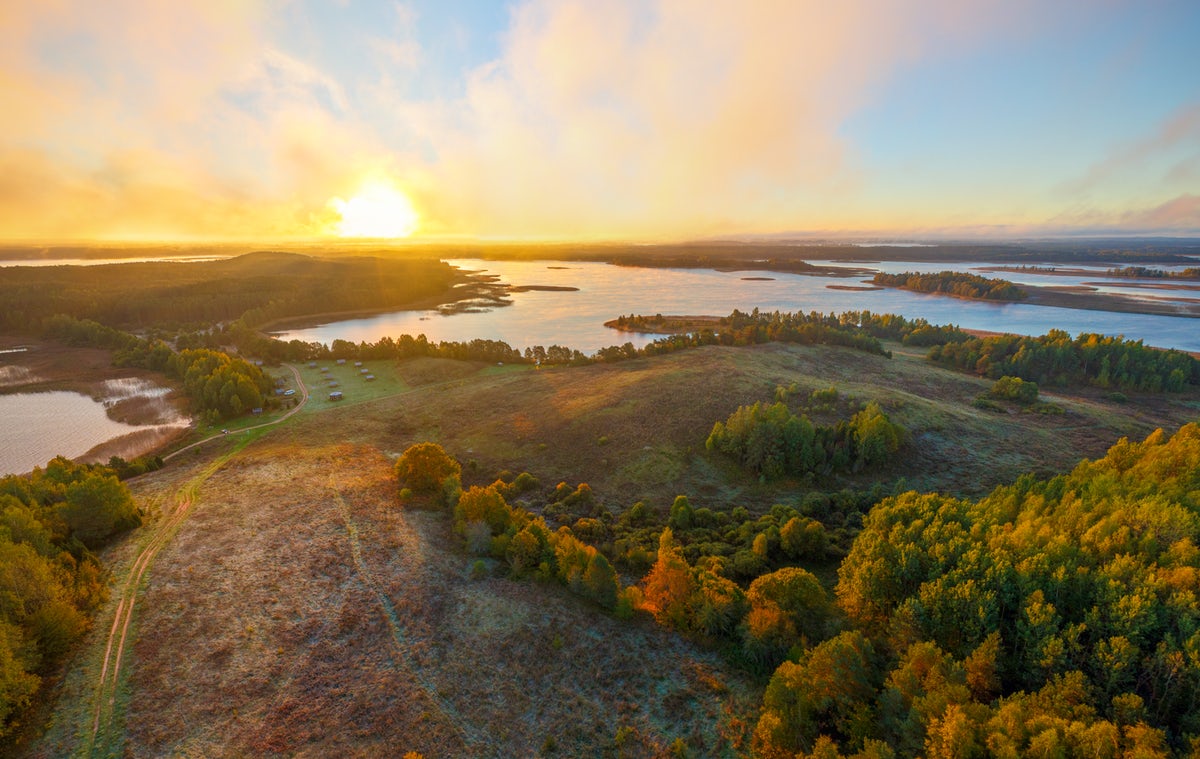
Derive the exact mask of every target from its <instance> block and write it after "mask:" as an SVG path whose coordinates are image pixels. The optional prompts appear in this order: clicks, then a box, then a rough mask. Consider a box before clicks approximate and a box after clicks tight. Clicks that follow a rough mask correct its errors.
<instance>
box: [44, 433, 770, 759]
mask: <svg viewBox="0 0 1200 759" xmlns="http://www.w3.org/2000/svg"><path fill="white" fill-rule="evenodd" d="M140 489H141V484H140V483H139V490H140ZM146 492H147V494H148V493H149V492H150V491H146ZM395 492H396V487H395V480H394V477H393V475H392V472H391V464H390V461H389V460H388V459H387V457H385V456H384V455H382V454H381V453H380V452H379V451H377V450H374V449H372V448H369V447H365V446H353V445H334V446H304V447H297V446H294V445H291V444H286V443H284V444H279V443H270V442H263V443H259V444H257V445H253V446H251V447H250V448H248V449H247V450H246V451H245V452H244V453H242V454H241V455H240V456H238V457H237V458H235V459H233V460H232V461H230V463H229V464H227V465H226V467H225V468H224V469H223V470H221V472H220V473H219V474H218V475H214V476H213V477H212V478H211V479H210V480H209V481H208V482H207V483H206V484H205V485H204V486H202V487H201V489H200V502H199V504H198V505H197V506H196V508H195V509H194V512H193V514H192V515H191V518H190V519H189V520H188V522H187V523H186V524H185V525H184V527H183V528H182V529H181V530H180V532H179V533H178V535H177V536H176V538H175V540H174V541H173V543H172V544H171V545H170V546H169V547H168V548H167V549H165V550H164V551H163V552H162V554H161V555H160V556H159V558H158V561H157V563H156V564H155V567H154V570H153V573H152V577H151V580H150V582H149V584H148V587H147V589H146V590H145V592H144V594H143V596H142V598H141V601H140V603H141V611H140V614H139V617H138V630H139V633H138V637H137V639H136V642H135V644H134V647H133V651H132V655H131V661H132V666H131V671H132V674H131V676H130V678H129V682H128V694H127V698H126V701H125V714H124V716H125V725H126V737H125V741H126V742H125V745H124V747H123V751H122V753H123V754H124V755H126V756H164V755H182V756H204V757H220V756H295V755H307V756H389V755H397V756H398V755H400V754H402V753H404V752H405V751H410V750H416V751H420V752H422V753H424V754H425V755H426V756H428V757H434V756H496V757H508V756H536V755H540V754H542V753H549V752H550V748H551V747H553V750H554V751H555V752H558V754H559V755H564V756H578V755H601V754H605V753H608V754H610V755H614V756H616V755H632V756H642V755H654V754H658V753H661V752H663V751H665V750H666V748H667V746H668V745H669V744H670V743H671V742H673V741H674V740H675V739H677V738H683V739H684V740H685V741H687V742H688V743H689V744H690V745H691V746H692V748H693V750H695V751H698V752H701V753H704V754H714V753H719V752H720V748H719V747H720V746H722V745H728V742H729V739H726V738H723V737H722V735H721V732H722V731H725V732H727V733H728V734H730V735H731V736H735V737H736V736H739V735H740V729H741V728H740V727H739V723H738V722H737V720H736V719H735V718H736V716H737V715H739V714H741V713H743V712H745V710H746V709H747V708H749V704H750V703H751V702H752V700H753V695H754V692H753V689H752V688H750V687H749V686H748V685H747V684H746V683H744V682H742V680H741V679H740V676H739V675H737V674H734V673H731V672H728V671H726V670H725V668H724V665H723V664H722V663H721V662H720V660H719V659H717V658H716V657H715V655H713V654H711V653H707V652H704V651H701V650H698V649H696V648H695V647H694V646H692V645H691V644H689V643H687V642H685V641H683V640H681V639H680V638H678V637H677V636H675V635H673V634H671V633H669V632H667V631H665V630H662V629H660V628H657V627H656V626H654V625H653V623H651V622H649V621H638V622H632V623H631V622H622V621H619V620H615V619H612V618H610V617H607V616H605V615H603V614H602V613H600V612H599V611H598V610H597V609H596V608H594V607H592V606H590V605H588V604H586V603H584V602H581V601H580V600H578V599H577V598H575V597H573V596H570V595H569V594H568V593H567V592H566V591H565V589H561V588H559V587H557V586H554V585H541V584H537V583H532V582H526V583H517V582H511V581H508V580H505V579H498V578H483V579H472V578H471V576H470V572H469V571H468V570H469V567H470V562H469V561H468V559H467V558H466V557H465V556H464V555H463V554H461V553H460V552H459V551H458V549H457V542H456V540H455V538H454V536H453V535H451V534H450V533H449V530H448V528H447V526H446V524H445V521H444V518H443V517H442V516H441V515H439V514H435V513H429V512H406V511H402V510H400V509H399V508H398V507H397V499H396V495H395ZM623 728H624V730H622V729H623ZM619 730H621V731H622V733H623V740H622V745H621V747H620V750H618V746H617V736H618V731H619ZM544 750H545V751H544ZM46 755H54V752H53V751H51V752H49V753H47V754H46Z"/></svg>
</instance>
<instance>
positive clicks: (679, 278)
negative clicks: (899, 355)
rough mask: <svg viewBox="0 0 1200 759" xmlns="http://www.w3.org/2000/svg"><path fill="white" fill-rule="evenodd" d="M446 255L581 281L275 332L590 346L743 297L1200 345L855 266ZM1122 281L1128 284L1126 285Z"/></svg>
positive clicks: (530, 280) (1155, 328)
mask: <svg viewBox="0 0 1200 759" xmlns="http://www.w3.org/2000/svg"><path fill="white" fill-rule="evenodd" d="M449 263H450V264H452V265H454V266H458V267H460V268H463V269H466V270H470V271H481V272H487V273H489V274H495V275H498V276H499V277H500V279H501V281H503V282H506V283H508V284H511V285H518V286H519V285H550V286H556V287H577V288H579V290H578V291H576V292H565V291H538V290H533V291H526V292H518V293H513V294H512V295H511V299H512V305H510V306H506V307H503V308H496V309H493V310H490V311H487V312H484V313H458V314H451V315H442V314H440V313H439V312H437V311H397V312H392V313H386V314H379V315H376V316H371V317H367V318H362V319H348V320H341V321H335V322H330V323H328V324H322V325H319V326H315V327H310V328H306V329H294V330H287V331H282V332H279V333H277V334H276V335H275V336H276V337H278V338H280V339H283V340H293V339H295V340H303V341H305V342H320V343H325V344H329V343H331V342H332V341H333V340H335V339H341V340H349V341H351V342H356V343H357V342H362V341H367V342H375V341H376V340H379V339H380V338H381V337H385V336H391V337H396V336H399V335H402V334H409V335H417V334H424V335H425V336H426V337H427V338H429V339H430V340H434V341H441V340H471V339H473V338H486V339H492V340H503V341H504V342H506V343H508V344H510V345H512V346H513V347H516V348H526V347H529V346H531V345H546V346H548V345H552V344H557V345H565V346H568V347H571V348H576V349H578V350H581V351H584V352H585V353H592V352H594V351H596V350H598V349H600V348H602V347H605V346H607V345H619V344H621V343H625V342H631V343H633V344H634V345H638V346H641V345H645V344H646V343H648V342H650V341H651V340H653V339H654V336H652V335H636V334H633V333H622V332H617V331H616V330H612V329H609V328H607V327H605V326H604V322H605V321H608V320H610V319H614V318H616V317H617V316H620V315H622V314H631V313H634V314H655V313H662V314H685V315H698V314H713V315H721V316H723V315H726V314H728V313H730V312H731V311H733V310H734V309H735V308H736V309H741V310H743V311H750V310H751V309H754V308H758V309H760V310H765V311H776V310H778V311H804V312H809V311H822V312H835V313H837V312H842V311H860V310H864V309H865V310H869V311H872V312H876V313H893V314H900V315H901V316H905V317H907V318H910V319H915V318H924V319H927V320H928V321H930V322H932V323H934V324H957V325H958V326H960V327H963V328H965V329H979V330H991V331H997V332H1015V333H1018V334H1026V335H1042V334H1045V333H1046V332H1047V331H1049V330H1051V329H1063V330H1066V331H1068V332H1070V333H1071V334H1077V333H1079V332H1100V333H1102V334H1110V335H1124V336H1125V337H1127V338H1130V339H1134V340H1142V341H1144V342H1145V343H1146V344H1147V345H1155V346H1158V347H1163V348H1179V349H1182V350H1188V351H1200V321H1198V320H1196V319H1191V318H1187V317H1176V316H1159V315H1148V314H1126V313H1116V312H1109V311H1084V310H1079V309H1069V308H1055V307H1048V306H1033V305H1029V304H1025V303H986V302H982V301H970V300H962V299H958V298H949V297H945V296H938V295H926V294H921V293H912V292H907V291H904V290H896V289H885V290H874V291H867V292H851V291H845V290H831V289H828V287H827V285H840V286H846V285H850V286H857V285H859V284H860V281H859V279H858V278H853V277H852V278H840V277H811V276H805V275H801V274H787V273H780V272H770V271H737V272H719V271H713V270H711V269H654V268H643V267H632V266H614V265H611V264H605V263H594V262H577V261H562V262H559V261H486V260H478V259H456V260H450V261H449ZM813 263H822V262H816V261H814V262H813ZM833 263H835V264H836V263H837V262H833ZM842 265H846V264H844V263H843V264H842ZM853 265H855V266H859V265H860V264H853ZM861 266H864V267H870V268H874V269H879V270H883V271H888V272H901V271H930V270H932V271H940V270H942V269H947V268H953V269H957V270H960V271H961V270H964V269H971V268H976V267H983V266H988V264H986V263H973V264H969V265H964V264H944V263H943V264H928V263H912V262H894V261H893V262H887V263H883V264H876V263H871V264H861ZM1098 270H1099V269H1098ZM988 276H993V277H1003V278H1006V279H1010V280H1012V281H1017V282H1025V283H1027V284H1053V285H1073V284H1078V283H1079V282H1081V281H1085V280H1088V278H1087V277H1070V276H1052V275H1044V274H1043V275H1038V274H1036V273H1008V272H1005V273H998V274H991V275H988ZM748 277H753V278H755V279H747V278H748ZM759 278H761V279H759ZM1035 280H1036V281H1035ZM1120 291H1121V292H1123V293H1126V294H1130V293H1129V290H1126V289H1121V290H1120ZM1156 294H1162V293H1161V292H1159V293H1156ZM1191 294H1192V295H1195V293H1191Z"/></svg>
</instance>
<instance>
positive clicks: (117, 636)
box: [82, 364, 308, 756]
mask: <svg viewBox="0 0 1200 759" xmlns="http://www.w3.org/2000/svg"><path fill="white" fill-rule="evenodd" d="M287 367H288V368H289V369H290V370H291V371H292V373H293V374H294V375H295V377H296V382H297V383H298V385H299V387H300V388H301V398H300V403H298V404H297V405H296V407H295V408H293V409H292V410H291V411H289V412H288V413H286V414H284V415H283V416H281V417H279V418H278V419H275V420H272V421H270V422H266V423H264V424H260V425H255V426H254V427H248V428H246V429H245V430H242V432H250V431H252V430H259V429H263V428H266V427H271V426H273V425H277V424H279V423H281V422H283V421H286V420H287V419H288V418H290V417H291V416H292V415H294V414H295V413H297V412H298V411H300V409H302V408H303V407H304V404H305V403H306V402H307V401H308V388H307V387H305V385H304V382H303V381H302V380H301V379H300V373H299V372H298V371H297V370H296V368H295V367H294V366H291V365H290V364H288V365H287ZM217 437H225V436H224V435H215V436H213V437H209V438H205V439H204V440H201V441H198V442H196V443H193V444H192V445H189V446H187V447H186V448H181V449H180V450H178V451H176V452H175V453H173V454H171V456H167V457H165V458H166V459H169V458H171V457H172V456H176V455H178V454H180V453H182V452H183V451H186V450H188V449H189V448H193V447H195V446H198V445H200V444H202V443H205V442H208V441H209V440H213V439H215V438H217ZM256 437H257V436H254V435H239V436H238V439H237V443H236V445H235V446H234V447H233V448H232V449H231V450H229V451H227V452H226V453H224V454H222V455H221V456H220V457H218V458H217V459H216V460H214V461H213V462H212V463H210V464H209V465H208V466H207V467H205V468H204V469H203V470H202V471H201V472H200V474H198V475H197V476H196V477H194V478H192V479H191V480H189V481H188V482H186V483H185V484H184V485H183V486H182V487H180V488H179V490H178V491H176V493H175V494H174V496H173V499H172V500H173V505H172V506H171V507H169V508H168V509H165V510H164V513H163V518H162V519H161V520H160V521H159V523H158V524H157V525H155V527H154V529H153V532H152V533H151V534H150V536H149V537H148V538H147V539H146V542H145V544H144V546H143V547H142V549H141V550H140V551H139V552H138V554H137V557H136V558H135V559H134V561H133V564H132V565H131V566H130V568H129V573H128V574H127V575H126V576H125V578H124V581H123V582H121V583H120V589H119V591H118V593H119V595H118V600H117V608H116V612H115V613H114V615H113V621H112V626H111V627H110V628H109V631H108V638H107V640H106V641H105V644H104V658H103V661H102V663H101V665H100V678H99V681H98V682H97V683H96V689H95V708H94V711H93V718H92V725H91V734H90V736H89V737H88V740H87V743H86V746H85V750H84V751H83V752H82V753H83V754H84V755H86V756H114V755H119V754H120V753H121V742H122V735H123V732H124V731H123V730H122V729H121V728H122V725H121V722H122V711H123V710H122V709H121V708H120V705H119V704H118V699H119V696H120V691H121V687H122V683H123V682H124V679H123V677H122V675H124V674H125V672H124V671H123V670H122V665H123V662H124V657H125V647H126V644H127V642H129V633H130V627H131V625H132V623H133V618H134V612H135V611H136V609H137V594H138V590H139V589H140V588H141V584H142V580H143V579H144V578H145V576H146V572H147V570H148V569H149V568H150V565H151V564H152V563H153V562H154V558H155V557H156V556H157V555H158V554H159V552H160V551H161V550H162V549H163V547H165V546H166V545H167V544H168V543H170V541H171V539H172V538H173V537H174V536H175V533H176V532H178V531H179V527H180V525H182V524H183V522H184V520H185V519H187V516H188V512H190V511H191V509H192V506H193V505H194V504H195V502H196V500H197V493H198V491H199V489H200V486H201V485H202V484H203V483H204V482H205V481H206V480H208V478H210V477H211V476H212V475H213V474H215V473H216V472H217V470H219V469H220V468H221V467H222V466H224V465H225V464H226V463H227V462H228V461H229V460H230V459H232V458H233V457H234V456H236V455H237V454H238V453H240V452H241V451H242V449H243V448H245V447H246V445H248V444H249V443H250V441H251V440H253V439H255V438H256ZM164 460H165V459H164Z"/></svg>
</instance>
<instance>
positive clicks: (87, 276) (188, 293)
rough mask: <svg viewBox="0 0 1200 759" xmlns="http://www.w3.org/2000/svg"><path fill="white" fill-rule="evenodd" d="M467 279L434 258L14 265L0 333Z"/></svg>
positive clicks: (323, 309) (440, 290) (275, 309)
mask: <svg viewBox="0 0 1200 759" xmlns="http://www.w3.org/2000/svg"><path fill="white" fill-rule="evenodd" d="M465 279H466V278H465V276H464V275H462V274H459V273H458V272H456V271H455V270H454V269H453V268H451V267H450V266H449V265H448V264H446V263H444V262H442V261H436V260H398V259H395V258H376V257H344V258H338V259H329V258H315V257H311V256H305V255H300V254H296V253H278V252H261V253H248V254H246V255H242V256H238V257H236V258H228V259H222V260H217V261H199V262H190V263H171V262H150V263H129V264H120V265H111V266H29V267H22V266H14V267H8V268H6V269H5V274H4V278H3V279H2V280H0V331H4V332H10V333H12V332H16V333H29V332H36V331H38V329H39V328H40V327H41V325H42V322H43V321H44V320H45V319H47V318H49V317H52V316H54V315H56V314H63V315H66V316H70V317H73V318H75V319H81V320H83V319H86V320H92V321H96V322H99V323H101V324H104V325H106V326H109V327H115V328H122V329H142V328H147V327H158V328H175V327H183V326H188V325H192V326H197V325H199V326H203V327H208V326H210V325H213V324H218V323H222V322H231V321H234V320H238V319H240V320H242V321H244V322H245V323H246V324H248V325H250V326H259V325H261V324H264V323H266V322H269V321H271V320H274V319H281V318H284V317H290V316H302V315H307V314H316V313H328V312H336V311H366V310H373V309H383V308H394V307H400V306H403V305H407V304H409V303H411V302H412V301H414V300H417V299H420V298H426V297H433V296H443V297H445V296H447V294H448V292H449V290H450V289H451V288H452V286H454V285H455V284H459V283H462V282H465Z"/></svg>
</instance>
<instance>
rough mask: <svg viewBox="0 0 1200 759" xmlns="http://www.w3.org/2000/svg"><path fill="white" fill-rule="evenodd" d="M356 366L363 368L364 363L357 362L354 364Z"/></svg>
mask: <svg viewBox="0 0 1200 759" xmlns="http://www.w3.org/2000/svg"><path fill="white" fill-rule="evenodd" d="M354 365H355V366H362V362H361V361H355V362H354Z"/></svg>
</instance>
